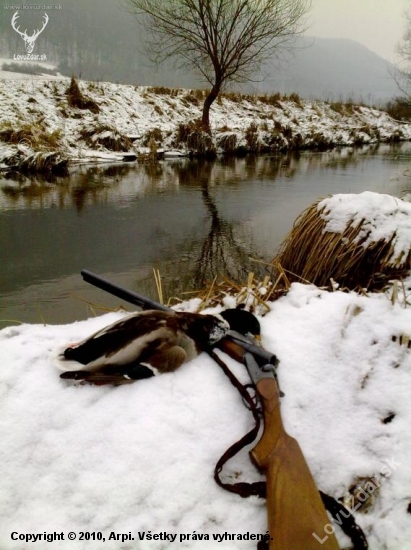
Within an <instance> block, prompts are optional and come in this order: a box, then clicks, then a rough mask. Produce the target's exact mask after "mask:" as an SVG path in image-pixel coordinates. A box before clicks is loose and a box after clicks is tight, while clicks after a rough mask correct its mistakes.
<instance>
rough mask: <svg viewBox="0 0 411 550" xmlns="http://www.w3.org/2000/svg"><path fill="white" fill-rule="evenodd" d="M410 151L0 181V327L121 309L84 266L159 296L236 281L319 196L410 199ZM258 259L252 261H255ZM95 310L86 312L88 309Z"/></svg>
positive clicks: (173, 163)
mask: <svg viewBox="0 0 411 550" xmlns="http://www.w3.org/2000/svg"><path fill="white" fill-rule="evenodd" d="M410 161H411V144H410V143H403V144H400V145H395V146H394V145H392V146H390V145H380V146H368V147H362V148H360V149H353V148H341V149H334V150H332V151H329V152H324V153H312V152H303V153H300V154H296V153H293V154H291V153H290V154H287V155H277V156H274V155H273V156H260V157H252V156H248V157H245V158H232V157H224V158H220V159H217V160H215V161H205V160H189V159H183V160H169V161H163V162H160V163H158V164H156V165H137V164H135V163H125V164H121V165H101V166H82V167H79V168H76V169H73V170H72V171H71V173H70V176H69V177H56V178H53V179H52V180H51V181H47V180H45V179H42V178H38V177H23V176H20V177H19V178H18V180H17V181H16V180H15V179H13V178H5V177H4V176H3V178H2V177H1V176H0V262H1V270H0V321H1V322H0V328H1V327H4V326H7V325H10V324H13V323H14V322H29V323H50V324H56V323H58V324H60V323H68V322H73V321H75V320H79V319H85V318H87V317H89V316H90V315H94V314H95V313H99V312H101V311H102V310H100V309H99V307H100V306H101V307H102V308H104V307H107V308H114V307H116V306H117V305H118V304H119V300H117V299H115V298H113V297H110V296H108V295H106V294H104V293H103V292H101V291H99V290H97V289H94V288H92V287H90V286H88V285H87V284H86V283H84V282H83V280H82V278H81V276H80V270H81V269H83V268H87V269H89V270H91V271H94V272H96V273H98V274H101V275H104V276H107V277H109V278H110V279H111V280H113V281H115V282H117V283H118V284H122V285H124V286H127V287H129V288H131V289H133V290H136V291H137V292H141V293H143V294H146V295H148V296H150V297H152V298H154V299H156V298H157V293H156V286H155V282H154V277H153V268H155V269H158V270H159V271H160V274H161V277H162V287H163V293H164V296H165V298H166V299H169V298H173V297H179V298H180V297H182V296H191V295H190V294H182V293H184V292H189V291H192V290H196V289H201V288H202V287H204V285H205V284H207V281H211V280H212V279H213V278H214V276H215V275H218V276H219V277H227V278H230V279H232V280H235V281H237V282H245V281H246V279H247V274H248V273H249V272H251V271H252V272H255V273H257V274H259V275H261V274H262V273H263V272H264V269H265V267H264V264H263V263H260V262H261V261H263V262H269V261H270V260H271V259H272V258H273V256H274V255H275V253H276V251H277V249H278V246H279V245H280V243H281V242H282V240H283V238H284V237H285V235H286V234H287V232H288V231H289V230H290V229H291V227H292V224H293V222H294V220H295V218H296V217H297V216H298V214H299V213H300V212H301V211H302V210H304V208H306V207H307V206H309V205H310V204H311V203H312V202H313V201H314V200H316V199H317V198H319V197H325V196H327V195H329V194H334V193H360V192H362V191H366V190H368V191H376V192H381V193H388V194H392V195H395V196H402V194H404V193H405V192H409V191H410V190H411V172H409V166H410ZM256 260H259V261H256ZM91 304H94V305H91Z"/></svg>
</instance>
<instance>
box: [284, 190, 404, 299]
mask: <svg viewBox="0 0 411 550" xmlns="http://www.w3.org/2000/svg"><path fill="white" fill-rule="evenodd" d="M319 202H320V200H319V201H316V202H315V203H314V204H312V205H311V206H309V207H308V208H307V209H306V210H305V211H304V212H303V213H302V214H301V215H300V216H299V218H298V219H297V220H296V222H295V224H294V227H293V229H292V230H291V232H290V233H289V235H288V236H287V237H286V239H285V241H284V243H283V245H282V247H281V251H280V253H279V254H278V256H276V258H275V259H274V262H275V263H276V265H277V266H278V265H281V267H282V270H283V271H285V272H286V273H287V276H288V279H289V281H291V282H293V281H299V282H302V281H303V282H304V281H305V282H310V283H313V284H315V285H317V286H320V287H328V286H330V284H331V286H332V283H333V281H336V282H337V283H338V284H339V285H340V287H345V288H349V289H356V288H359V287H360V288H367V289H368V290H380V289H381V288H383V287H384V286H385V285H386V284H388V282H389V281H390V280H392V279H401V278H402V277H405V276H406V275H407V274H408V273H409V271H410V269H411V251H410V252H409V253H408V255H407V256H406V257H404V256H402V257H395V256H393V239H394V237H395V234H394V235H393V237H392V239H391V240H390V241H384V240H380V241H377V242H372V243H369V244H367V246H364V242H365V240H366V238H367V237H368V235H366V236H363V237H361V239H358V240H356V239H357V237H358V236H359V235H360V233H362V226H363V223H364V220H362V221H361V222H360V223H359V224H358V225H357V226H355V227H354V226H353V225H351V224H348V225H347V227H346V228H345V230H344V232H343V233H333V232H330V231H325V228H326V223H327V222H326V221H325V220H324V219H323V218H322V217H321V213H322V212H323V211H324V209H322V210H318V208H317V205H318V203H319Z"/></svg>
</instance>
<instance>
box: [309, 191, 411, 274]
mask: <svg viewBox="0 0 411 550" xmlns="http://www.w3.org/2000/svg"><path fill="white" fill-rule="evenodd" d="M318 210H319V211H320V212H321V211H322V212H321V214H320V216H321V218H322V219H324V220H326V221H327V224H326V226H325V231H329V232H334V233H343V232H344V231H345V230H346V229H347V228H348V227H352V228H353V229H355V228H357V227H358V226H359V225H361V229H360V231H359V233H358V235H357V236H356V237H355V238H354V242H362V245H363V246H364V247H365V248H368V247H369V246H370V245H371V244H373V243H378V242H379V241H385V242H391V245H392V252H391V255H390V264H391V265H395V264H396V263H399V264H402V263H404V262H405V260H406V259H407V257H408V254H409V251H410V239H411V204H410V203H409V202H407V201H403V200H401V199H398V198H396V197H393V196H391V195H386V194H382V193H373V192H371V191H365V192H363V193H359V194H354V193H352V194H348V193H347V194H336V195H333V196H332V197H329V198H326V199H324V200H322V201H321V202H319V203H318Z"/></svg>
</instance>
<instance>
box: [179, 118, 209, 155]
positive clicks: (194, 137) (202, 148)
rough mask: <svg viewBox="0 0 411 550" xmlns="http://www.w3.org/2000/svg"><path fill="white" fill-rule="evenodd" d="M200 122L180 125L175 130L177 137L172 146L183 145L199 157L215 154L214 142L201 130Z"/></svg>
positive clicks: (194, 121) (192, 121) (195, 121)
mask: <svg viewBox="0 0 411 550" xmlns="http://www.w3.org/2000/svg"><path fill="white" fill-rule="evenodd" d="M202 128H203V125H202V122H201V120H191V121H189V122H187V123H180V124H179V125H178V128H177V135H176V137H175V139H174V145H175V146H177V147H178V146H179V145H181V144H185V145H186V146H187V148H188V149H189V150H191V151H194V152H195V153H197V154H200V155H213V154H215V145H214V142H213V140H212V138H211V136H210V134H208V133H207V132H205V131H204V130H203V129H202Z"/></svg>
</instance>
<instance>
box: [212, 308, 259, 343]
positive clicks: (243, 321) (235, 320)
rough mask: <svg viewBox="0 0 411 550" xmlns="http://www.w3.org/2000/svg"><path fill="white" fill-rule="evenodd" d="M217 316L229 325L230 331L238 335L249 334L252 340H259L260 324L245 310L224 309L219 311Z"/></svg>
mask: <svg viewBox="0 0 411 550" xmlns="http://www.w3.org/2000/svg"><path fill="white" fill-rule="evenodd" d="M219 315H220V316H221V317H222V318H223V319H225V320H226V321H227V323H228V324H229V325H230V329H231V330H235V331H237V332H239V333H240V334H244V336H246V335H247V334H251V336H254V338H257V339H259V338H260V335H261V326H260V323H259V321H258V319H257V317H255V315H253V314H252V313H250V312H249V311H246V310H245V309H239V308H236V309H226V310H224V311H221V313H219Z"/></svg>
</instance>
